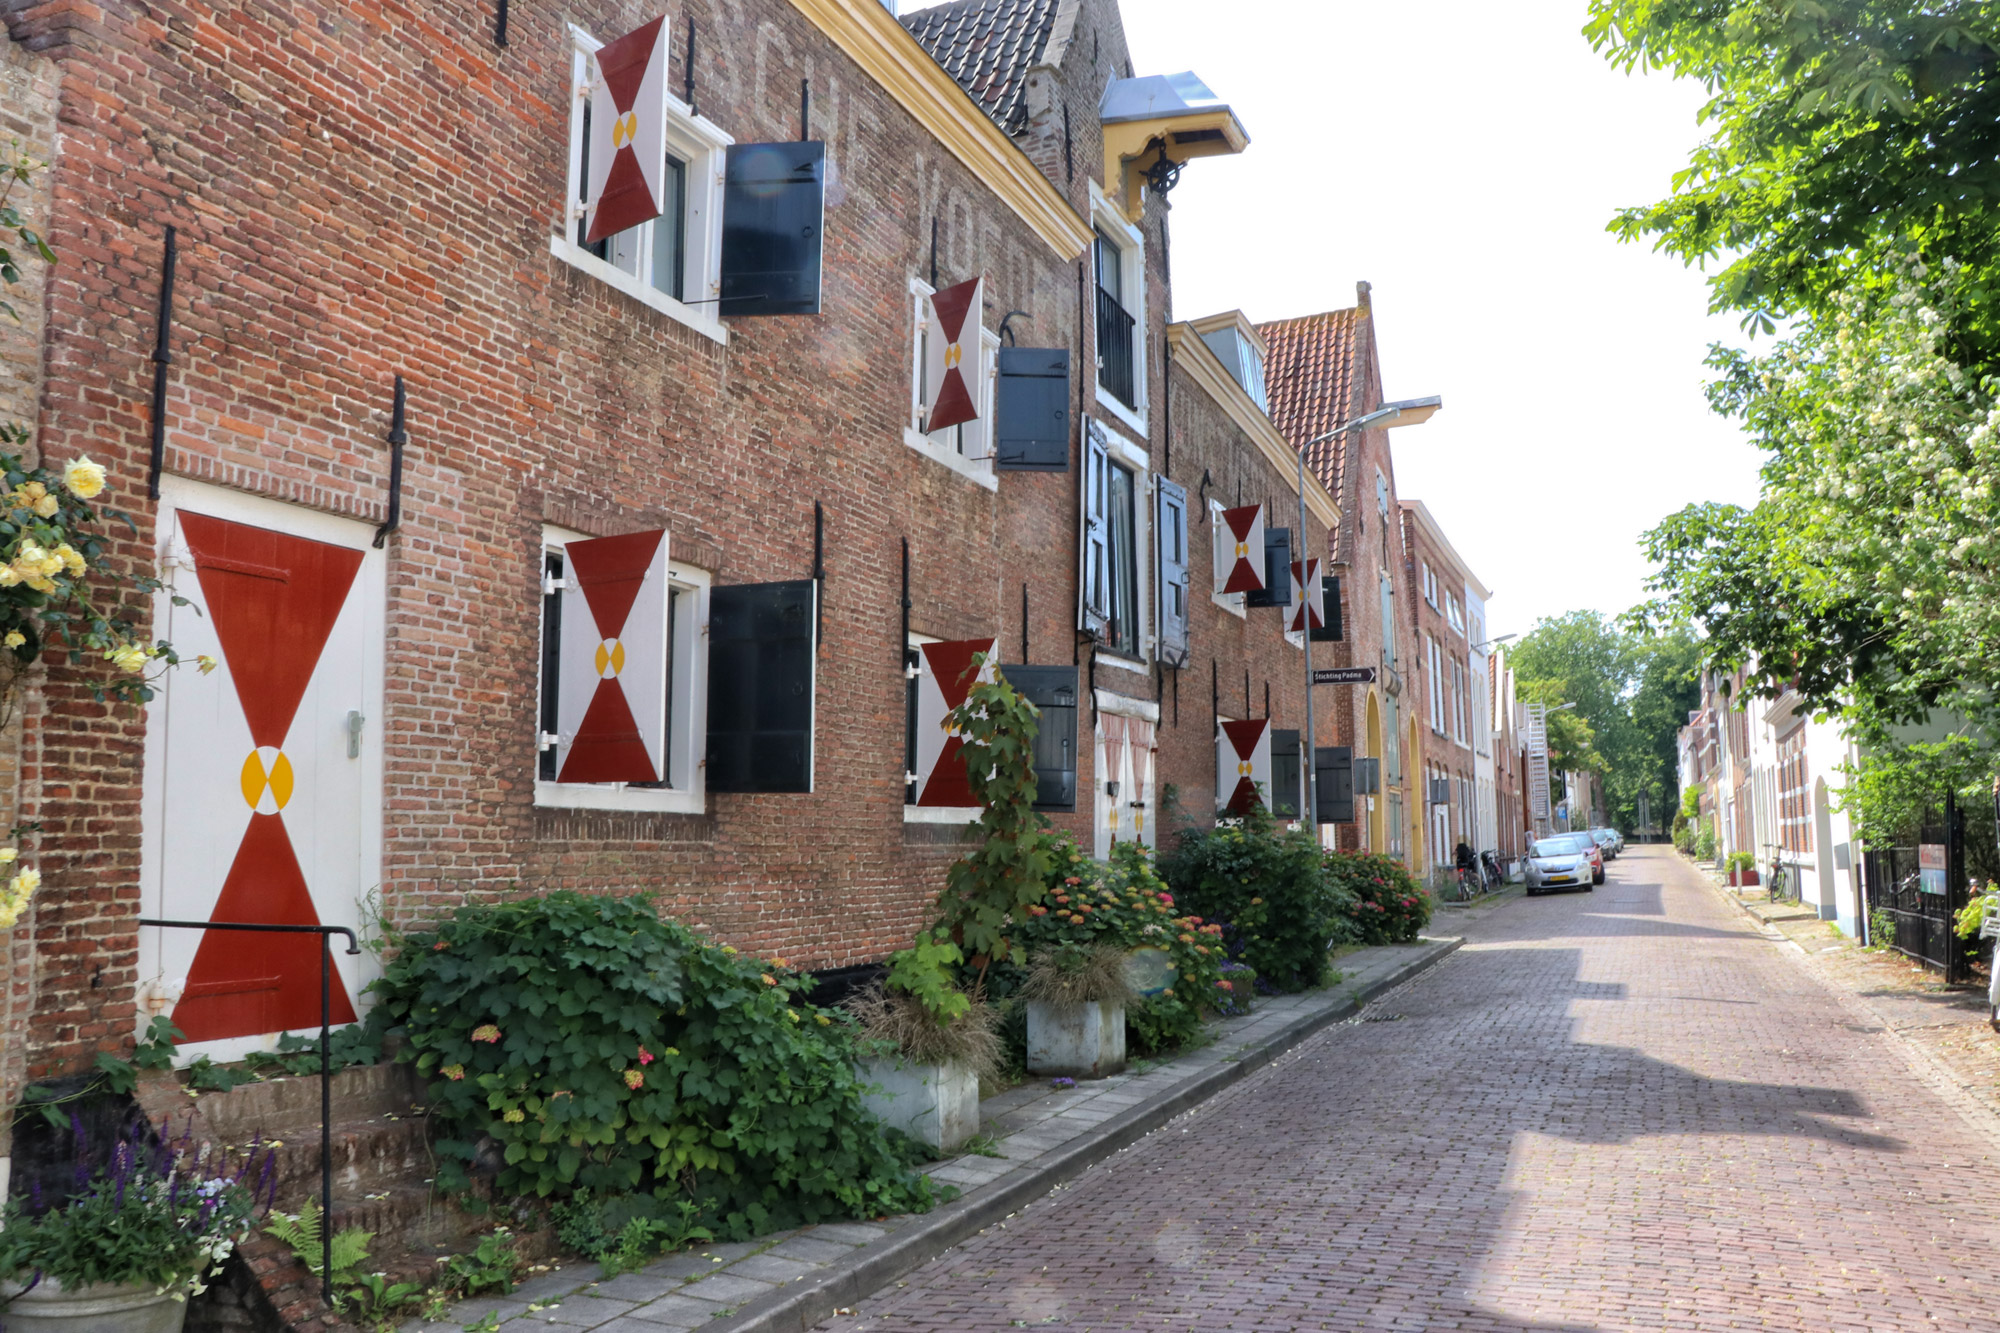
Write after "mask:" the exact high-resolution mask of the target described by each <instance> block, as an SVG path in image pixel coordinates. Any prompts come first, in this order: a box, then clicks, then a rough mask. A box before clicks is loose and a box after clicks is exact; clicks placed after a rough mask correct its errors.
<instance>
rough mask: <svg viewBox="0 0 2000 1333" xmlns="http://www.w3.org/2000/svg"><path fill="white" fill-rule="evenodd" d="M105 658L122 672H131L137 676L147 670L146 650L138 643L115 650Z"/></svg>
mask: <svg viewBox="0 0 2000 1333" xmlns="http://www.w3.org/2000/svg"><path fill="white" fill-rule="evenodd" d="M104 656H105V657H106V658H108V659H109V660H110V661H111V662H112V663H113V664H114V665H116V666H117V668H118V669H119V670H120V671H129V672H131V673H132V674H133V675H137V674H138V673H139V672H141V671H144V670H145V669H146V650H145V649H144V648H141V647H140V646H139V645H138V644H136V643H128V644H126V645H125V646H124V647H123V648H114V649H112V650H111V651H110V652H108V653H106V654H105V655H104Z"/></svg>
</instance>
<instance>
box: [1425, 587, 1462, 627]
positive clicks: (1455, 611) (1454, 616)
mask: <svg viewBox="0 0 2000 1333" xmlns="http://www.w3.org/2000/svg"><path fill="white" fill-rule="evenodd" d="M1432 605H1436V603H1432ZM1444 618H1445V619H1446V620H1449V621H1450V622H1451V627H1452V628H1453V629H1455V630H1457V631H1458V632H1459V633H1460V634H1463V633H1465V610H1464V608H1463V607H1461V606H1459V604H1458V598H1457V597H1455V596H1453V595H1452V594H1451V593H1446V594H1445V595H1444Z"/></svg>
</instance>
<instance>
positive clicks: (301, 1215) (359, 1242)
mask: <svg viewBox="0 0 2000 1333" xmlns="http://www.w3.org/2000/svg"><path fill="white" fill-rule="evenodd" d="M324 1220H325V1219H324V1217H323V1215H322V1213H321V1211H320V1206H319V1200H317V1199H307V1200H306V1201H305V1203H304V1204H303V1205H301V1206H300V1208H299V1211H297V1212H296V1213H280V1212H277V1211H275V1210H274V1211H273V1212H272V1213H271V1215H270V1216H269V1217H267V1218H265V1219H264V1230H265V1231H267V1232H269V1233H270V1235H271V1237H272V1238H273V1239H275V1240H278V1241H281V1242H283V1243H284V1244H286V1245H289V1246H291V1247H292V1251H293V1252H294V1253H295V1254H297V1255H298V1256H299V1262H300V1263H303V1264H304V1265H305V1266H306V1269H307V1271H308V1272H310V1273H311V1274H312V1275H313V1276H314V1277H323V1276H324V1275H325V1274H324V1271H323V1265H324V1264H325V1262H326V1247H325V1245H324V1243H323V1242H324V1239H325V1233H324V1232H323V1231H322V1230H321V1226H322V1224H323V1222H324ZM373 1239H375V1233H374V1232H372V1231H364V1230H362V1229H361V1228H360V1227H344V1228H342V1229H341V1230H339V1231H336V1232H334V1233H333V1281H334V1282H335V1283H336V1284H340V1283H346V1282H350V1281H352V1280H353V1278H354V1273H355V1271H356V1270H357V1269H359V1268H360V1267H361V1265H363V1264H365V1263H367V1262H368V1242H369V1241H371V1240H373Z"/></svg>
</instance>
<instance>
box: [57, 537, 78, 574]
mask: <svg viewBox="0 0 2000 1333" xmlns="http://www.w3.org/2000/svg"><path fill="white" fill-rule="evenodd" d="M56 559H58V560H60V561H62V562H63V567H64V568H66V569H68V570H69V572H70V573H72V574H81V573H83V570H84V563H83V552H81V551H79V550H77V549H76V548H75V547H74V546H71V545H70V544H69V543H68V542H64V543H63V544H62V545H61V546H58V547H56Z"/></svg>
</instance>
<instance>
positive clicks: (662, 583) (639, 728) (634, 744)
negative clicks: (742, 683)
mask: <svg viewBox="0 0 2000 1333" xmlns="http://www.w3.org/2000/svg"><path fill="white" fill-rule="evenodd" d="M563 554H564V574H563V590H562V643H561V649H560V651H561V655H562V669H561V672H560V673H559V677H558V680H559V683H558V685H557V688H556V780H557V781H558V782H658V781H660V780H661V779H662V778H663V777H664V776H665V774H666V769H665V763H666V753H667V599H668V596H669V590H668V586H667V534H666V533H665V532H662V531H654V532H631V533H626V534H625V535H624V536H621V537H595V538H591V539H589V540H585V541H574V542H570V543H568V544H567V545H566V546H565V547H564V548H563Z"/></svg>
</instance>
